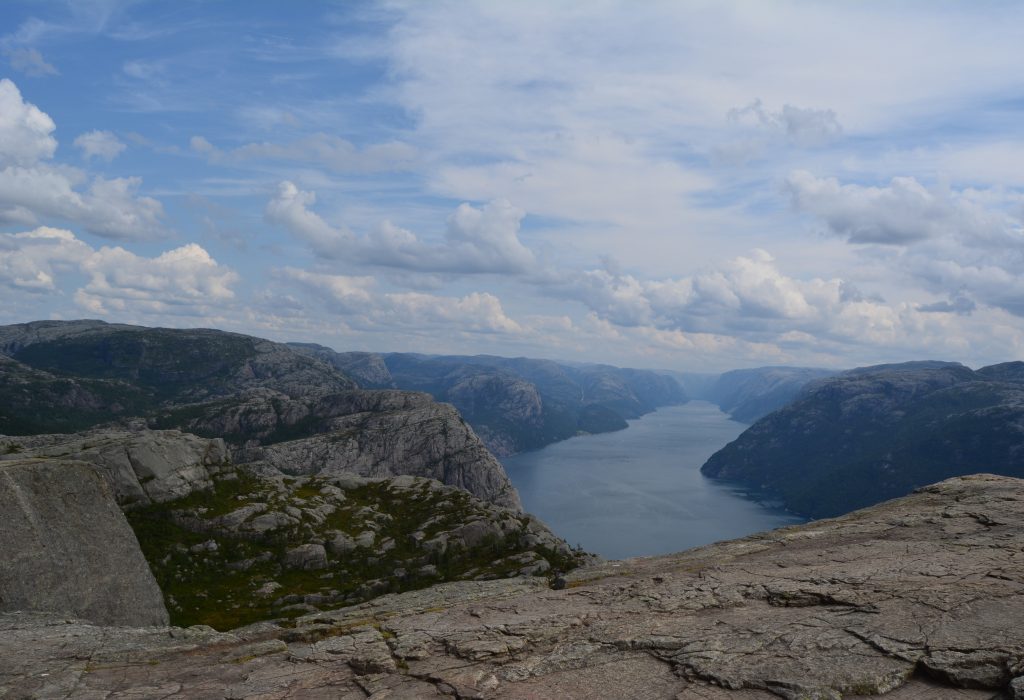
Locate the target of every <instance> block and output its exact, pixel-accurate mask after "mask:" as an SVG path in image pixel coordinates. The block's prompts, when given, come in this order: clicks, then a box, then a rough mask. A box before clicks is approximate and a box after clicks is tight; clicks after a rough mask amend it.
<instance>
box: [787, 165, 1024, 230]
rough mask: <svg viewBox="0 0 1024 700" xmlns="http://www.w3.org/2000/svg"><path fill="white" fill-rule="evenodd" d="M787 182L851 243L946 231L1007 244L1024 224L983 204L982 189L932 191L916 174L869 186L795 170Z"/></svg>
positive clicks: (800, 204)
mask: <svg viewBox="0 0 1024 700" xmlns="http://www.w3.org/2000/svg"><path fill="white" fill-rule="evenodd" d="M787 187H788V189H789V192H790V194H791V196H792V201H793V204H794V206H795V207H797V208H798V209H799V210H801V211H805V212H808V213H810V214H814V215H816V216H818V217H820V218H821V219H822V220H823V221H824V222H825V224H826V225H827V226H828V229H829V230H830V231H831V232H832V233H834V234H836V235H839V236H842V237H844V238H846V239H847V240H849V241H850V242H851V243H882V244H890V245H908V244H912V243H914V242H915V241H920V240H924V239H928V238H938V237H943V236H946V237H954V238H957V239H960V240H964V241H974V242H976V243H987V244H992V243H1005V242H1007V241H1008V239H1007V234H1008V232H1012V230H1013V229H1014V228H1017V229H1018V231H1019V228H1020V223H1019V222H1013V221H1012V220H1011V219H1010V218H1008V217H1007V216H1006V215H1002V214H999V213H993V212H991V211H989V210H988V209H986V208H985V207H984V206H982V205H981V204H980V203H979V202H978V201H977V195H978V194H979V193H976V192H973V191H971V190H965V191H961V192H955V191H950V190H948V189H947V190H929V189H927V188H925V187H924V186H923V185H922V184H921V183H920V182H918V181H917V180H916V179H914V178H912V177H895V178H893V179H892V181H891V182H890V183H889V184H888V185H887V186H885V187H871V186H864V185H854V184H851V185H843V184H840V182H839V180H837V179H836V178H831V177H830V178H819V177H817V176H815V175H813V174H811V173H809V172H807V171H797V172H794V173H792V174H791V175H790V176H789V178H788V180H787ZM1011 235H1012V234H1011Z"/></svg>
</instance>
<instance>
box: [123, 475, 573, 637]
mask: <svg viewBox="0 0 1024 700" xmlns="http://www.w3.org/2000/svg"><path fill="white" fill-rule="evenodd" d="M341 483H343V484H345V486H346V487H345V488H344V489H341V488H339V487H338V486H337V485H335V484H332V483H331V481H330V480H329V479H325V478H307V479H287V480H284V479H277V480H265V479H262V478H259V477H255V476H252V475H249V474H247V473H245V472H242V471H239V472H238V473H237V474H229V476H228V478H221V479H219V480H218V481H217V482H216V483H215V486H214V488H213V489H211V490H209V491H204V492H195V493H193V494H191V495H189V496H187V497H186V498H183V499H179V500H177V501H174V502H171V503H164V504H156V505H151V506H147V507H144V508H141V509H136V510H132V511H129V513H128V520H129V522H130V523H131V525H132V527H133V528H134V530H135V533H136V536H137V537H138V539H139V542H140V544H141V545H142V549H143V552H144V553H145V555H146V559H147V560H148V561H149V564H150V567H151V568H152V570H153V572H154V575H155V576H156V579H157V582H158V583H159V584H160V587H161V589H162V590H163V592H164V597H165V599H166V601H167V606H168V610H169V611H170V613H171V622H172V623H173V624H176V625H194V624H206V625H210V626H211V627H214V628H216V629H219V630H226V629H232V628H234V627H238V626H240V625H245V624H249V623H251V622H256V621H259V620H266V619H272V618H284V619H287V618H290V617H294V616H297V615H300V614H304V613H306V612H309V611H310V610H311V609H312V607H315V608H323V607H336V606H339V605H347V604H353V603H356V602H360V601H363V600H367V599H369V598H372V597H375V596H377V595H380V594H382V593H392V592H400V591H406V590H414V589H418V588H423V587H425V586H429V585H432V584H434V583H439V582H441V581H453V580H461V579H470V578H500V577H507V576H514V575H516V574H517V573H518V572H519V571H520V570H521V569H523V568H524V566H529V565H530V564H531V563H536V562H537V561H539V559H538V556H539V557H540V558H543V559H544V560H546V561H547V562H548V564H550V567H551V568H550V569H548V570H547V571H546V572H544V573H546V574H547V575H550V576H554V575H556V574H557V573H560V572H565V571H568V570H570V569H573V568H575V567H576V566H578V565H579V561H580V557H581V554H582V553H580V552H566V551H557V550H556V549H554V548H551V547H547V546H544V545H543V544H537V542H536V539H537V538H536V537H534V536H532V535H531V531H530V525H529V520H528V518H527V516H524V515H518V514H515V513H512V512H509V511H498V510H495V509H493V508H492V507H490V506H488V505H487V504H484V503H483V502H481V501H478V500H476V499H474V498H473V497H472V496H470V495H469V494H467V493H465V492H463V491H459V490H457V489H451V488H441V487H439V486H437V485H436V484H434V483H433V482H429V481H427V480H415V481H414V482H413V484H414V486H412V487H408V486H402V487H399V486H396V485H395V484H394V482H393V481H391V480H382V481H360V482H358V483H356V484H355V485H352V484H348V483H346V482H341ZM258 504H262V505H258ZM263 505H265V506H266V508H263ZM245 506H253V507H252V508H250V510H252V511H253V512H252V513H250V514H249V517H248V520H247V521H246V522H251V521H252V520H253V519H254V518H256V517H259V516H260V515H266V514H290V515H291V517H290V518H288V519H285V522H284V524H283V525H282V526H280V527H277V528H274V529H271V530H267V531H265V532H259V531H257V530H255V529H254V528H251V527H250V528H247V527H246V525H245V522H243V523H240V524H239V523H236V524H235V525H226V524H224V522H223V521H218V519H219V518H221V517H222V516H226V515H229V514H231V513H234V512H236V511H238V509H240V508H243V507H245ZM497 520H503V521H504V522H503V526H504V527H503V528H499V527H497V526H493V527H487V528H484V530H485V532H484V534H483V535H482V536H480V537H479V538H477V539H475V540H473V539H472V538H467V539H466V540H465V541H459V540H458V538H455V537H452V538H451V539H450V540H449V543H448V546H447V547H445V546H441V545H439V544H438V542H441V541H443V540H444V538H445V534H446V533H447V534H449V535H450V534H451V532H452V531H454V530H457V529H458V528H460V527H462V526H465V525H466V524H467V523H472V522H474V521H487V522H491V523H494V522H496V521H497ZM338 533H342V534H343V535H344V536H345V537H346V538H347V541H348V543H349V545H348V549H347V551H345V548H335V552H336V553H335V554H332V555H331V556H330V557H329V561H328V565H327V566H326V567H325V568H315V569H301V568H289V567H288V566H287V565H286V558H287V552H288V551H289V550H290V549H293V548H295V547H298V546H299V545H303V544H307V543H317V544H319V543H324V542H330V541H331V540H332V538H334V537H336V536H337V535H338ZM439 536H440V537H439ZM432 540H434V541H433V542H432ZM357 541H358V542H357ZM539 568H546V567H539ZM267 584H271V585H272V590H268V589H267V588H263V587H264V586H266V585H267ZM273 584H276V586H275V585H273ZM261 589H262V590H261ZM311 606H312V607H311Z"/></svg>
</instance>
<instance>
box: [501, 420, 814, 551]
mask: <svg viewBox="0 0 1024 700" xmlns="http://www.w3.org/2000/svg"><path fill="white" fill-rule="evenodd" d="M744 428H745V426H744V425H743V424H741V423H736V422H734V421H731V420H729V417H728V416H727V415H725V414H724V413H722V412H721V411H719V410H718V407H717V406H715V405H713V404H710V403H707V402H705V401H691V402H690V403H688V404H686V405H684V406H672V407H669V408H663V409H659V410H658V411H656V412H654V413H651V414H648V415H646V416H644V417H643V418H640V419H638V420H635V421H630V426H629V428H628V429H626V430H621V431H619V432H615V433H605V434H603V435H587V436H583V437H579V438H573V439H571V440H566V441H564V442H560V443H557V444H554V445H549V446H548V447H545V448H543V449H541V450H535V451H533V452H525V453H523V454H519V455H515V456H513V457H507V458H505V459H504V460H502V461H503V463H504V465H505V468H506V470H507V471H508V474H509V476H510V477H511V479H512V483H514V484H515V486H516V488H517V489H519V495H520V496H521V497H522V499H523V505H524V506H525V507H526V509H527V510H528V511H530V512H531V513H534V514H535V515H537V516H538V517H540V518H541V519H542V520H543V521H544V522H546V523H547V524H548V525H549V526H550V527H551V528H552V529H553V530H554V531H555V532H556V533H558V534H559V535H560V536H562V537H564V538H565V539H566V540H568V542H569V543H570V544H581V545H583V548H584V549H586V550H588V551H591V552H596V553H597V554H600V555H602V556H604V557H607V558H609V559H621V558H625V557H633V556H640V555H650V554H665V553H668V552H676V551H679V550H681V549H688V548H690V547H697V546H700V545H704V544H708V543H710V542H715V541H718V540H724V539H732V538H734V537H742V536H744V535H749V534H751V533H753V532H759V531H761V530H769V529H771V528H775V527H781V526H783V525H790V524H792V523H797V522H802V520H801V519H800V518H798V517H795V516H793V515H792V514H789V513H786V512H785V511H782V510H780V509H779V508H777V507H772V506H770V505H767V504H762V503H758V502H757V501H755V500H753V499H752V498H749V497H748V496H747V494H746V493H744V492H743V491H742V490H741V489H738V488H736V487H732V486H729V485H727V484H722V483H719V482H715V481H711V480H709V479H706V478H704V477H703V476H701V474H700V466H701V465H702V464H703V463H704V461H705V460H706V459H707V458H708V457H710V456H711V454H712V453H713V452H715V450H717V449H719V448H720V447H722V446H723V445H725V444H726V443H728V442H730V441H731V440H733V439H735V438H736V437H737V436H738V435H739V434H740V433H741V432H743V430H744Z"/></svg>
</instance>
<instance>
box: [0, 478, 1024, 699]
mask: <svg viewBox="0 0 1024 700" xmlns="http://www.w3.org/2000/svg"><path fill="white" fill-rule="evenodd" d="M1022 546H1024V482H1021V481H1019V480H1016V479H1009V478H999V477H992V476H974V477H969V478H961V479H953V480H950V481H947V482H943V483H942V484H938V485H936V486H934V487H930V488H929V489H927V490H924V491H922V492H920V493H918V494H916V495H914V496H911V497H908V498H905V499H901V500H898V501H893V502H890V503H886V504H883V505H880V506H877V507H874V508H870V509H866V510H863V511H858V512H856V513H852V514H850V515H848V516H845V517H842V518H838V519H835V520H827V521H816V522H813V523H810V524H808V525H803V526H797V527H789V528H784V529H781V530H777V531H774V532H770V533H764V534H761V535H754V536H752V537H748V538H744V539H740V540H735V541H732V542H722V543H718V544H715V545H711V546H708V547H702V548H700V549H696V550H692V551H689V552H682V553H680V554H674V555H669V556H664V557H654V558H638V559H632V560H627V561H622V562H605V563H602V564H599V565H595V566H592V567H590V568H587V569H583V570H580V571H576V572H573V573H571V574H569V575H567V576H566V577H565V579H566V586H565V588H564V589H563V590H551V589H550V588H548V586H547V584H546V582H545V581H543V580H540V579H508V580H499V581H480V582H459V583H448V584H440V585H437V586H433V587H431V588H427V589H423V590H418V591H412V592H408V593H403V594H398V595H384V596H381V597H379V598H376V599H375V600H372V601H369V602H367V603H363V604H360V605H355V606H351V607H347V608H342V609H339V610H333V611H326V612H316V613H313V614H310V615H307V616H303V617H300V618H298V619H297V620H295V621H294V627H293V628H290V629H282V628H277V627H273V626H265V627H260V628H259V630H258V634H256V633H255V632H251V631H250V632H246V633H245V634H243V632H242V631H239V633H238V635H217V634H215V633H212V632H210V631H209V630H203V629H196V628H192V629H190V630H173V629H170V630H168V629H151V630H145V629H143V630H136V629H122V630H118V631H117V633H116V634H110V633H109V632H108V631H106V630H104V629H103V628H98V627H94V626H90V625H85V624H82V623H80V622H75V621H67V620H64V619H62V618H51V617H45V616H39V615H34V616H32V615H26V614H16V615H0V694H2V695H8V696H11V697H53V696H57V697H67V696H72V697H93V696H95V697H103V698H109V699H110V700H117V699H124V698H131V697H139V696H143V697H144V696H148V695H162V696H169V697H183V698H184V697H207V696H209V697H252V696H262V697H281V698H286V697H318V696H328V695H329V696H330V697H341V698H359V697H366V695H367V694H372V693H377V694H378V695H377V697H408V698H414V697H431V696H433V695H437V694H438V693H448V694H449V695H450V694H457V696H459V697H478V698H525V697H537V698H593V697H650V698H673V697H677V698H687V699H688V698H694V699H695V700H771V699H772V698H776V699H777V698H788V699H790V700H796V699H797V698H818V699H822V698H830V699H838V698H843V697H851V696H864V695H867V696H878V695H882V696H884V697H887V698H888V697H891V698H893V700H925V699H926V698H927V699H930V698H941V699H943V700H990V699H991V698H993V697H998V696H999V695H1000V694H1004V696H1005V694H1009V695H1010V697H1020V691H1021V687H1020V685H1021V683H1020V679H1019V678H1015V676H1017V675H1018V674H1019V672H1020V667H1021V661H1022V651H1021V650H1022V649H1024V594H1022V593H1024V591H1022V583H1021V582H1022V581H1024V559H1022V558H1021V557H1020V551H1021V547H1022ZM382 583H383V582H380V581H377V582H370V583H369V584H368V585H369V586H371V587H373V586H378V587H379V586H381V585H382ZM296 605H297V606H298V607H297V608H296V610H301V609H303V605H302V603H301V600H296ZM275 639H276V640H280V641H283V642H284V643H286V644H287V653H284V652H283V648H282V646H281V645H280V644H274V643H273V640H275ZM922 669H924V670H926V671H927V677H925V676H922V675H919V674H918V673H916V671H920V670H922ZM87 670H88V672H86V671H87ZM157 689H159V693H158V692H157Z"/></svg>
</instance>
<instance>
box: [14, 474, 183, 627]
mask: <svg viewBox="0 0 1024 700" xmlns="http://www.w3.org/2000/svg"><path fill="white" fill-rule="evenodd" d="M0 561H2V565H0V611H7V610H39V611H48V612H56V613H64V614H67V615H72V616H76V617H80V618H82V619H87V620H91V621H94V622H98V623H100V624H107V625H136V626H141V625H161V624H164V625H165V624H167V619H168V618H167V610H166V608H165V607H164V602H163V596H162V595H161V593H160V589H159V588H158V587H157V584H156V581H155V580H154V579H153V574H152V573H150V570H149V566H148V565H147V564H146V560H145V559H144V558H143V556H142V552H141V551H140V550H139V545H138V541H137V540H136V539H135V534H134V533H133V532H132V530H131V528H130V527H129V526H128V523H127V522H126V521H125V518H124V515H123V514H122V513H121V510H120V508H118V506H117V503H116V502H115V501H114V497H113V494H112V493H111V490H110V487H109V486H108V484H107V483H106V481H105V480H104V479H103V478H102V477H101V476H100V475H99V474H98V473H97V471H96V469H95V468H94V467H93V466H92V465H89V464H86V463H84V462H74V461H70V460H46V461H40V460H18V461H3V462H0Z"/></svg>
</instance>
